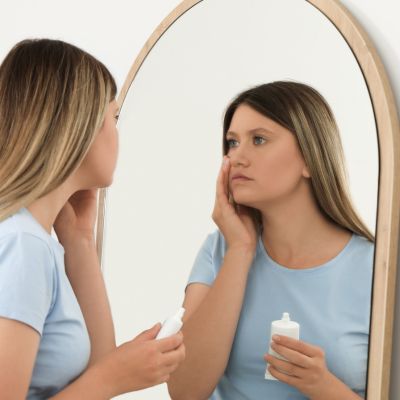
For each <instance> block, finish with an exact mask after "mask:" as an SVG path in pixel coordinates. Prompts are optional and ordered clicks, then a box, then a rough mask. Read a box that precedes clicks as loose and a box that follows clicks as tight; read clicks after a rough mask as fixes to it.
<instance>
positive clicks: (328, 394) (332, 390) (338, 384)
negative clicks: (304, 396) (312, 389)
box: [310, 373, 362, 400]
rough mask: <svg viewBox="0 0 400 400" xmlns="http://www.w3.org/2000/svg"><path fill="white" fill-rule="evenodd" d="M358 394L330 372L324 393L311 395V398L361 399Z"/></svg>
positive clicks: (315, 399) (332, 399) (321, 399)
mask: <svg viewBox="0 0 400 400" xmlns="http://www.w3.org/2000/svg"><path fill="white" fill-rule="evenodd" d="M360 399H362V398H361V397H360V396H359V395H358V394H356V393H354V392H353V391H352V390H351V389H350V388H349V387H348V386H346V385H345V384H344V383H343V382H342V381H341V380H340V379H338V378H337V377H336V376H335V375H333V374H332V373H329V379H328V382H327V384H326V385H325V389H324V391H323V393H322V392H321V393H320V394H318V395H316V396H311V397H310V400H360Z"/></svg>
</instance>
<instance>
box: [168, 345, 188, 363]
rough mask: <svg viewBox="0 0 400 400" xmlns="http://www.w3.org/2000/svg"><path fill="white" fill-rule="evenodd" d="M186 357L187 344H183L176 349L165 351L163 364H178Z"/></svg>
mask: <svg viewBox="0 0 400 400" xmlns="http://www.w3.org/2000/svg"><path fill="white" fill-rule="evenodd" d="M184 359H185V346H184V345H183V344H182V345H180V346H179V347H178V348H177V349H176V350H172V351H169V352H166V353H163V364H165V365H167V366H172V365H177V364H179V363H181V362H182V361H183V360H184Z"/></svg>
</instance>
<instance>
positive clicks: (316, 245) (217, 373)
mask: <svg viewBox="0 0 400 400" xmlns="http://www.w3.org/2000/svg"><path fill="white" fill-rule="evenodd" d="M226 138H227V140H228V143H229V151H228V154H227V155H226V156H225V157H224V160H223V164H222V167H221V170H220V172H219V176H218V179H217V188H216V199H215V205H214V210H213V214H212V217H213V220H214V222H215V223H216V224H217V226H218V228H219V230H220V231H221V233H222V234H223V236H224V238H225V241H226V243H227V251H226V253H225V257H224V261H223V264H222V266H221V269H220V272H219V273H218V275H217V277H216V279H215V281H214V283H213V285H212V286H207V285H204V284H200V283H193V284H190V285H189V286H188V287H187V289H186V296H185V299H184V307H185V308H186V313H185V316H184V326H183V332H184V335H185V345H186V349H187V356H186V359H185V360H184V362H183V363H182V364H181V365H180V366H179V367H178V369H177V370H176V371H175V372H174V373H173V374H172V376H171V379H170V381H169V383H168V388H169V392H170V394H171V397H172V398H173V399H174V400H181V399H182V400H183V399H185V400H195V399H199V398H207V397H209V396H210V395H211V393H212V392H213V390H214V389H215V386H216V385H217V383H218V381H219V379H220V378H221V376H222V375H223V373H224V370H225V368H226V366H227V363H228V360H229V353H230V350H231V346H232V343H233V338H234V335H235V331H236V326H237V322H238V319H239V316H240V310H241V307H242V302H243V297H244V293H245V289H246V282H247V276H248V272H249V270H250V267H251V264H252V260H253V258H254V254H255V250H256V245H257V233H256V229H255V226H254V223H253V221H252V219H251V218H250V213H249V207H253V208H256V209H258V210H259V211H260V212H261V215H262V221H263V226H264V230H263V235H262V240H263V243H264V246H265V248H266V250H267V251H268V253H269V255H270V256H271V257H272V258H273V259H274V260H276V261H277V262H278V263H280V264H281V265H282V266H285V267H287V268H298V269H299V268H309V267H312V266H316V265H320V264H322V263H324V262H326V261H328V260H329V259H331V258H333V257H334V256H335V255H337V254H338V253H339V252H340V251H341V250H342V249H343V248H344V246H345V245H346V244H347V243H348V241H349V240H350V237H351V234H350V232H348V231H346V230H344V229H342V228H341V227H339V226H337V225H334V224H332V223H331V222H330V221H329V220H327V219H326V218H325V217H324V216H323V215H322V214H321V212H320V211H319V209H318V207H317V204H316V201H315V199H314V197H313V195H312V190H311V185H310V181H309V180H310V174H309V170H308V168H307V166H306V164H305V162H304V159H303V157H302V154H301V152H300V149H299V146H298V144H297V141H296V138H295V137H294V135H293V134H292V133H291V132H290V131H288V130H287V129H285V128H284V127H282V126H280V125H279V124H277V123H275V122H274V121H272V120H271V119H269V118H267V117H265V116H264V115H262V114H260V113H258V112H257V111H255V110H253V109H252V108H251V107H249V106H247V105H244V104H242V105H240V106H239V107H238V108H237V110H236V111H235V113H234V115H233V118H232V121H231V124H230V127H229V130H228V133H227V137H226ZM237 174H243V175H246V176H247V177H249V178H251V180H236V179H233V178H234V176H235V175H237ZM230 194H231V195H232V197H233V199H234V202H235V203H236V204H237V206H236V207H235V206H234V204H232V203H230V202H229V195H230ZM310 226H312V227H313V229H309V227H310ZM226 304H229V307H228V308H227V307H226ZM273 347H274V349H275V351H276V352H277V353H279V354H281V355H282V356H284V357H286V359H287V360H288V361H282V360H279V359H277V358H275V357H273V356H269V355H267V354H264V359H265V361H268V362H269V363H270V364H271V369H270V371H271V374H272V375H273V376H275V377H276V378H277V379H279V380H281V381H282V382H285V383H287V384H289V385H292V386H294V387H296V388H297V389H299V390H300V391H301V392H302V393H304V394H305V395H306V396H308V397H309V398H310V399H312V400H355V399H360V397H359V396H358V395H356V394H355V393H354V392H353V391H352V390H350V389H349V388H348V387H347V386H346V385H345V384H344V383H342V382H341V381H340V380H339V379H337V378H336V377H335V376H334V375H333V374H331V373H330V372H329V370H328V369H327V367H326V363H325V358H324V352H323V349H321V348H319V347H317V346H314V345H312V344H310V343H306V342H303V341H300V340H295V339H290V338H285V337H282V336H280V340H279V342H277V344H274V345H273ZM210 359H212V360H213V362H212V363H211V364H210V362H209V360H210ZM276 368H278V369H280V370H282V371H284V372H287V373H289V375H285V374H283V373H281V372H279V371H278V370H277V369H276Z"/></svg>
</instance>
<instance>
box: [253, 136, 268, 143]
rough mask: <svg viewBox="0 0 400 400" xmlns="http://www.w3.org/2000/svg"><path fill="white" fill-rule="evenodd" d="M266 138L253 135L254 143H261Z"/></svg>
mask: <svg viewBox="0 0 400 400" xmlns="http://www.w3.org/2000/svg"><path fill="white" fill-rule="evenodd" d="M266 141H267V140H266V139H265V138H263V137H261V136H254V143H255V144H263V143H265V142H266Z"/></svg>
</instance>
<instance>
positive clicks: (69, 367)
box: [0, 208, 90, 400]
mask: <svg viewBox="0 0 400 400" xmlns="http://www.w3.org/2000/svg"><path fill="white" fill-rule="evenodd" d="M0 316H1V317H5V318H10V319H14V320H17V321H21V322H24V323H25V324H27V325H29V326H31V327H32V328H33V329H35V330H36V331H37V332H39V334H40V335H41V337H40V345H39V349H38V353H37V356H36V360H35V365H34V369H33V373H32V379H31V382H30V384H29V392H28V396H27V398H28V399H29V400H36V399H47V398H48V397H50V396H52V395H54V394H56V393H57V392H58V391H60V390H61V389H63V388H64V387H65V386H66V385H67V384H68V383H69V382H71V381H72V380H74V379H75V378H76V377H78V376H79V375H80V374H81V373H82V371H83V370H84V369H85V367H86V366H87V363H88V361H89V356H90V340H89V335H88V331H87V328H86V324H85V321H84V318H83V315H82V312H81V309H80V307H79V304H78V301H77V299H76V297H75V294H74V292H73V289H72V287H71V284H70V282H69V280H68V278H67V276H66V273H65V266H64V248H63V247H62V245H61V244H60V243H59V242H58V241H57V240H56V239H55V238H53V237H52V236H51V235H50V234H49V233H48V232H47V231H46V230H45V229H44V228H43V227H42V226H41V225H40V224H39V222H38V221H37V220H36V219H35V218H34V217H33V216H32V214H31V213H30V212H29V210H28V209H27V208H22V209H20V210H19V211H18V212H17V213H15V214H14V215H12V216H11V217H9V218H7V219H5V220H4V221H2V222H1V223H0Z"/></svg>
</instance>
